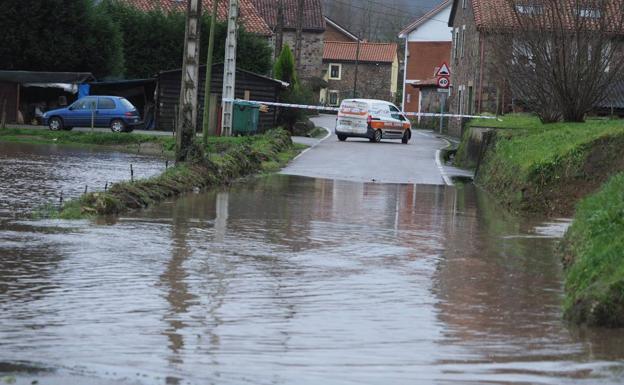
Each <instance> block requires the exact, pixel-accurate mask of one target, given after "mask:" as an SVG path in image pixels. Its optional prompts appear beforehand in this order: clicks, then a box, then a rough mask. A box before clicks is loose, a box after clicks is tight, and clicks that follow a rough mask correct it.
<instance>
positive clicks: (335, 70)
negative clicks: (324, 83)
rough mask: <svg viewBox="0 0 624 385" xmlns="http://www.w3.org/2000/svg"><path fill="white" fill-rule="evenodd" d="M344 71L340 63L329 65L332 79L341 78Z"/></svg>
mask: <svg viewBox="0 0 624 385" xmlns="http://www.w3.org/2000/svg"><path fill="white" fill-rule="evenodd" d="M341 72H342V66H341V65H340V64H330V65H329V78H330V79H332V80H340V78H341V75H342V74H341Z"/></svg>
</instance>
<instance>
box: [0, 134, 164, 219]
mask: <svg viewBox="0 0 624 385" xmlns="http://www.w3.org/2000/svg"><path fill="white" fill-rule="evenodd" d="M165 162H166V161H165V159H164V158H161V157H156V156H147V155H141V154H130V153H120V152H115V151H102V150H101V149H99V150H96V149H89V148H81V147H71V146H66V145H35V144H19V143H6V142H0V218H7V217H13V218H15V217H23V216H25V215H26V216H28V215H29V214H30V213H32V211H33V210H34V209H36V208H38V207H41V206H43V205H46V204H49V203H52V204H57V205H58V204H59V203H60V198H61V195H62V196H63V199H65V200H67V199H71V198H75V197H77V196H80V194H82V193H84V191H85V187H87V190H88V191H101V190H104V188H105V186H106V184H107V183H108V184H109V185H110V184H111V183H114V182H119V181H123V180H129V179H130V165H131V164H132V168H133V171H134V177H135V178H145V177H149V176H153V175H157V174H159V173H161V172H162V171H164V169H165V165H166V163H165Z"/></svg>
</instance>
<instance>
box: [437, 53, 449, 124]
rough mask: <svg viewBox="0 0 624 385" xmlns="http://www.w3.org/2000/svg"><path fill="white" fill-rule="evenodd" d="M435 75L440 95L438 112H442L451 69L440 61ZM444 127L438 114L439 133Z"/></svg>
mask: <svg viewBox="0 0 624 385" xmlns="http://www.w3.org/2000/svg"><path fill="white" fill-rule="evenodd" d="M436 76H437V77H438V92H439V93H441V94H442V95H440V114H444V107H445V104H446V98H447V97H448V94H449V87H450V85H451V80H450V76H451V70H450V69H449V67H448V65H447V64H446V63H442V65H441V66H440V68H439V69H438V72H436ZM443 129H444V116H440V134H441V133H442V130H443Z"/></svg>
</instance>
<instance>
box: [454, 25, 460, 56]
mask: <svg viewBox="0 0 624 385" xmlns="http://www.w3.org/2000/svg"><path fill="white" fill-rule="evenodd" d="M458 49H459V28H455V51H454V52H453V57H454V58H455V60H457V59H458V58H459V56H458V55H457V50H458Z"/></svg>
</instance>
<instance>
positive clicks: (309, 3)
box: [251, 0, 325, 32]
mask: <svg viewBox="0 0 624 385" xmlns="http://www.w3.org/2000/svg"><path fill="white" fill-rule="evenodd" d="M251 1H252V3H253V5H254V6H255V7H256V9H257V10H258V12H259V13H260V15H261V16H262V17H263V18H264V20H265V21H266V23H267V24H268V25H269V27H271V28H272V29H275V27H276V26H277V9H278V3H279V1H280V0H251ZM282 1H283V4H284V28H286V29H295V28H296V27H297V9H298V1H297V0H282ZM303 29H304V30H306V31H320V32H322V31H325V18H324V17H323V2H322V1H321V0H304V4H303Z"/></svg>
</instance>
